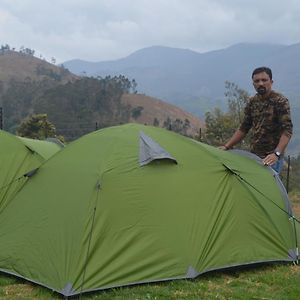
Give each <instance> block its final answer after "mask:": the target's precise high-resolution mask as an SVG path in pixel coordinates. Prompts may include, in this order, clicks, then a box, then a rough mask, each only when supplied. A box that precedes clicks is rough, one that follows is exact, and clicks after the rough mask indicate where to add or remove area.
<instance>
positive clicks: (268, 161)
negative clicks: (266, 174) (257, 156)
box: [262, 153, 278, 166]
mask: <svg viewBox="0 0 300 300" xmlns="http://www.w3.org/2000/svg"><path fill="white" fill-rule="evenodd" d="M277 161H278V157H277V156H276V154H275V153H271V154H269V155H267V156H266V157H265V158H264V159H263V161H262V162H263V164H264V165H265V166H272V165H274V164H275V163H276V162H277Z"/></svg>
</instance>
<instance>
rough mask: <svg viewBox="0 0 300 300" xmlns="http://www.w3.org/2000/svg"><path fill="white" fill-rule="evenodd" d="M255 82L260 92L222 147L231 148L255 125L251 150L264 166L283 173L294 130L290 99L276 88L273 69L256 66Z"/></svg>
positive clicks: (249, 104)
mask: <svg viewBox="0 0 300 300" xmlns="http://www.w3.org/2000/svg"><path fill="white" fill-rule="evenodd" d="M252 81H253V86H254V88H255V90H256V92H257V93H256V95H255V96H253V97H251V98H250V100H249V102H248V103H247V105H246V107H245V111H244V120H243V122H242V124H241V125H240V128H239V129H238V130H237V131H236V132H235V133H234V134H233V136H232V137H231V138H230V140H229V141H228V142H227V143H225V145H224V146H221V147H220V149H223V150H228V149H231V148H232V147H233V146H234V145H236V144H237V143H239V142H240V141H241V140H242V139H243V138H244V137H245V136H246V134H247V133H248V131H249V130H250V129H251V128H252V131H253V137H252V140H251V149H250V151H251V152H253V153H255V154H256V155H257V156H259V157H260V158H262V162H263V164H264V165H266V166H271V167H272V168H273V169H274V170H275V171H276V172H277V173H280V171H281V168H282V162H283V159H282V158H283V153H284V150H285V148H286V147H287V145H288V143H289V141H290V138H291V136H292V133H293V124H292V121H291V116H290V106H289V102H288V99H287V98H286V97H284V96H283V95H281V94H279V93H277V92H275V91H273V90H272V84H273V80H272V71H271V69H269V68H267V67H260V68H256V69H255V70H254V71H253V73H252Z"/></svg>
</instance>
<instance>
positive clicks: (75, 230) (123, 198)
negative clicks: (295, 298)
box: [0, 124, 299, 296]
mask: <svg viewBox="0 0 300 300" xmlns="http://www.w3.org/2000/svg"><path fill="white" fill-rule="evenodd" d="M297 234H298V233H297V232H296V229H295V219H294V218H293V217H292V211H291V207H290V204H289V201H288V198H287V197H286V194H285V193H284V189H282V188H281V187H280V185H278V177H277V176H276V174H275V173H273V172H272V170H271V169H270V168H266V167H264V166H262V165H261V163H259V162H257V161H255V160H253V159H251V158H249V157H246V156H244V155H240V154H237V153H232V152H228V151H221V150H219V149H217V148H214V147H210V146H208V145H205V144H202V143H199V142H197V141H194V140H191V139H188V138H186V137H183V136H180V135H178V134H175V133H172V132H170V131H167V130H164V129H161V128H154V127H150V126H149V127H148V126H142V125H137V124H128V125H122V126H116V127H111V128H106V129H103V130H99V131H97V132H93V133H91V134H88V135H86V136H84V137H82V138H80V139H78V140H77V141H75V142H73V143H71V144H70V145H69V146H67V147H65V148H64V149H63V150H62V151H60V152H59V153H57V154H56V155H55V156H53V157H52V158H51V159H49V160H48V161H46V162H45V163H43V164H42V165H41V166H40V167H39V169H38V171H37V172H36V173H35V174H34V175H33V176H31V177H30V178H29V179H28V181H27V182H26V184H25V185H24V186H23V188H22V189H21V190H20V191H19V193H17V194H16V195H15V197H14V198H13V200H12V201H11V202H10V205H9V206H7V207H6V208H5V210H3V211H2V213H1V215H0V245H1V250H0V270H1V271H3V272H6V273H10V274H14V275H16V276H19V277H22V278H26V279H28V280H30V281H33V282H36V283H39V284H41V285H44V286H46V287H48V288H51V289H53V290H55V291H57V292H59V293H61V294H63V295H65V296H72V295H76V294H80V293H83V292H88V291H95V290H101V289H106V288H111V287H116V286H124V285H131V284H137V283H146V282H155V281H163V280H171V279H180V278H194V277H196V276H198V275H199V274H201V273H204V272H207V271H210V270H217V269H221V268H225V267H226V268H227V267H232V266H237V265H245V264H252V263H260V262H270V261H291V262H292V261H296V260H297V259H298V252H297V239H296V237H297ZM298 239H299V234H298Z"/></svg>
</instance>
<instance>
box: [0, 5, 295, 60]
mask: <svg viewBox="0 0 300 300" xmlns="http://www.w3.org/2000/svg"><path fill="white" fill-rule="evenodd" d="M299 16H300V1H299V0H285V1H282V0H263V1H262V0H51V1H46V0H0V44H1V45H3V44H9V45H10V46H11V47H15V48H16V49H19V48H20V47H21V46H24V47H27V48H31V49H34V50H35V51H36V56H39V55H40V54H42V55H43V56H44V57H45V58H47V59H50V58H51V57H54V58H55V59H56V60H57V62H59V63H61V62H64V61H67V60H70V59H74V58H80V59H83V60H88V61H103V60H113V59H117V58H121V57H125V56H127V55H129V54H131V53H132V52H134V51H136V50H138V49H141V48H144V47H149V46H153V45H161V46H169V47H176V48H186V49H191V50H195V51H198V52H206V51H210V50H216V49H221V48H225V47H228V46H230V45H233V44H236V43H240V42H265V43H273V44H274V43H276V44H286V45H289V44H293V43H297V42H300V17H299Z"/></svg>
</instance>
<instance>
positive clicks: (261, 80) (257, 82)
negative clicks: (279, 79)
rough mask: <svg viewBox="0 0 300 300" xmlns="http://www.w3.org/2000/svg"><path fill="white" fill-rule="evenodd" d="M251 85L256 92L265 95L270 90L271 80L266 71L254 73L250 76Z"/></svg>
mask: <svg viewBox="0 0 300 300" xmlns="http://www.w3.org/2000/svg"><path fill="white" fill-rule="evenodd" d="M252 80H253V86H254V88H255V90H256V91H257V93H258V94H260V95H262V96H263V95H267V94H268V93H269V92H270V91H271V90H272V84H273V80H271V79H270V77H269V75H268V74H267V73H266V72H261V73H258V74H255V75H254V76H253V78H252Z"/></svg>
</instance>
